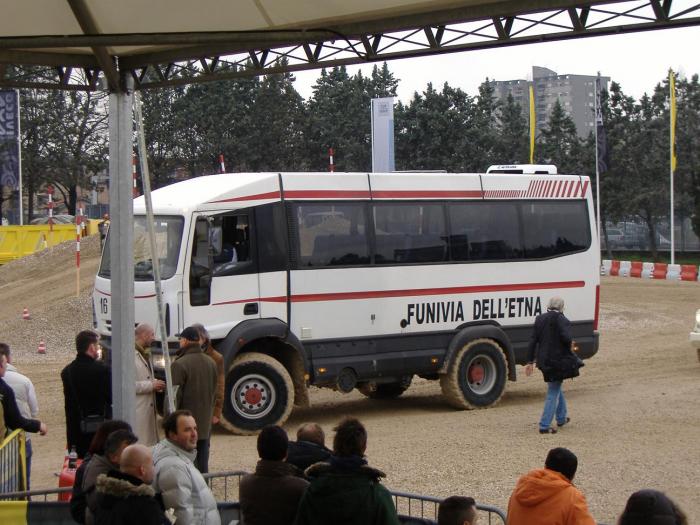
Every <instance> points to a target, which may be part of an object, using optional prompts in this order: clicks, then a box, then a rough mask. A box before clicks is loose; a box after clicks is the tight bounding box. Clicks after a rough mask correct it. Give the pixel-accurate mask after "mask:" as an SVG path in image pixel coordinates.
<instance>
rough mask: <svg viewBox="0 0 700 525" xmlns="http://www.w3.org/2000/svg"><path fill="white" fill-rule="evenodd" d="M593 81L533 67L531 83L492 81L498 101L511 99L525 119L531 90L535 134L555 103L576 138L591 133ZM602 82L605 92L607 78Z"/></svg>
mask: <svg viewBox="0 0 700 525" xmlns="http://www.w3.org/2000/svg"><path fill="white" fill-rule="evenodd" d="M595 79H596V77H595V76H591V75H571V74H568V75H559V74H557V73H556V71H552V70H551V69H547V68H546V67H539V66H533V68H532V80H495V81H493V86H494V89H495V94H496V96H497V97H498V98H499V99H502V100H505V99H507V98H508V95H509V94H510V95H512V96H513V100H514V101H515V102H516V103H517V104H520V107H521V108H522V110H523V114H524V115H525V117H526V118H529V117H528V115H529V111H530V86H532V87H533V89H534V95H535V118H536V121H537V131H539V130H540V129H541V128H542V127H544V126H545V125H546V124H547V121H548V120H549V115H550V114H551V111H552V108H553V107H554V103H555V102H556V101H557V100H558V101H559V103H560V104H561V106H562V108H563V109H564V111H566V112H567V113H568V114H569V116H571V118H572V119H573V121H574V124H576V131H577V132H578V135H579V137H582V138H583V137H587V136H588V134H589V133H590V132H591V131H594V127H593V126H594V125H595ZM601 81H602V83H603V86H604V87H605V88H606V89H607V86H608V82H610V77H601Z"/></svg>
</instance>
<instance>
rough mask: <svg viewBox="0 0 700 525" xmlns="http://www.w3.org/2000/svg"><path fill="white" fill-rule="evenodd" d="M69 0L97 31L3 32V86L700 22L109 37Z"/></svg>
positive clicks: (77, 82) (147, 82)
mask: <svg viewBox="0 0 700 525" xmlns="http://www.w3.org/2000/svg"><path fill="white" fill-rule="evenodd" d="M69 1H70V2H71V5H72V6H73V7H74V13H75V15H76V18H77V19H78V20H79V22H80V23H81V26H82V27H83V29H84V30H85V32H86V33H91V34H86V35H77V36H67V37H32V38H29V37H26V38H0V85H3V86H11V87H19V88H39V87H40V88H57V89H64V90H66V89H68V90H96V89H98V77H100V76H102V75H104V76H105V77H106V80H107V83H108V84H109V86H110V87H111V88H112V89H114V88H116V87H118V85H119V83H120V82H123V78H124V77H125V76H128V77H131V78H133V80H134V86H135V89H148V88H159V87H165V86H174V85H182V84H190V83H196V82H205V81H212V80H224V79H232V78H238V77H249V76H257V75H266V74H278V73H286V72H294V71H301V70H307V69H317V68H321V67H333V66H339V65H351V64H363V63H371V62H379V61H384V60H392V59H397V58H409V57H420V56H427V55H432V54H441V53H454V52H459V51H469V50H476V49H488V48H496V47H503V46H512V45H520V44H527V43H538V42H552V41H558V40H567V39H572V38H581V37H593V36H603V35H614V34H621V33H629V32H638V31H647V30H653V29H667V28H673V27H686V26H694V25H700V3H692V2H689V1H686V2H683V1H682V0H676V1H673V0H628V1H622V2H620V1H618V2H559V4H560V5H562V6H563V7H559V8H557V9H542V8H541V6H542V5H543V4H546V2H531V1H530V2H528V1H525V2H510V3H507V5H506V4H504V10H505V11H507V10H508V9H507V8H508V7H509V6H510V12H505V11H504V12H503V14H502V15H499V16H488V14H486V13H487V12H486V11H484V13H485V14H484V15H483V16H479V12H475V10H474V9H470V10H468V12H467V10H466V9H464V11H465V13H463V14H462V16H459V15H460V13H459V12H455V11H454V10H453V11H450V12H447V11H445V12H440V13H427V14H423V15H411V16H407V17H404V18H400V19H396V20H392V21H386V20H382V21H377V22H368V23H363V24H354V25H347V26H338V27H335V28H330V29H325V28H324V29H312V30H282V31H271V32H259V31H258V32H235V33H186V34H183V33H178V34H149V35H137V34H127V35H104V34H96V31H95V25H94V22H93V21H92V20H91V19H90V14H89V12H87V11H86V10H85V9H81V6H82V7H84V4H83V2H82V0H69ZM566 4H571V6H567V5H566ZM76 6H77V8H76ZM491 9H493V6H491ZM467 15H469V16H467ZM441 20H446V21H445V22H441ZM455 20H457V21H455ZM145 43H148V44H157V45H162V46H164V47H167V48H169V49H166V50H163V51H153V52H148V53H144V54H136V55H126V56H120V57H118V69H117V66H116V65H115V64H116V62H115V57H110V56H108V55H107V53H106V49H107V46H117V45H139V44H145ZM59 45H60V46H62V47H65V46H71V47H89V48H91V50H92V52H93V53H92V54H60V53H50V52H46V51H45V50H46V49H47V48H49V49H50V48H51V47H52V46H59ZM32 48H35V49H39V48H41V49H42V51H41V52H33V51H31V49H32ZM161 49H162V48H161ZM15 63H22V64H24V65H25V66H26V65H27V64H34V65H35V66H34V67H32V68H31V73H30V74H27V72H26V71H27V70H26V69H24V70H22V69H18V68H16V67H14V66H13V64H15ZM37 78H39V79H37ZM120 78H121V80H120Z"/></svg>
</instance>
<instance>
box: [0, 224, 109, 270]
mask: <svg viewBox="0 0 700 525" xmlns="http://www.w3.org/2000/svg"><path fill="white" fill-rule="evenodd" d="M99 222H100V221H96V220H89V221H88V222H87V225H86V227H87V228H86V229H87V234H88V235H93V234H95V233H97V225H98V224H99ZM70 240H75V224H54V225H53V231H50V229H49V225H48V224H31V225H28V226H0V264H4V263H6V262H9V261H13V260H15V259H19V258H21V257H24V256H25V255H31V254H32V253H35V252H39V251H41V250H44V249H46V248H48V247H50V246H55V245H57V244H60V243H62V242H65V241H70Z"/></svg>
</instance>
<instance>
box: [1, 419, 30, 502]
mask: <svg viewBox="0 0 700 525" xmlns="http://www.w3.org/2000/svg"><path fill="white" fill-rule="evenodd" d="M26 453H27V451H26V442H25V436H24V431H23V430H15V431H14V432H12V433H11V434H10V435H9V436H7V437H6V438H5V440H4V441H3V442H2V444H0V493H4V492H18V491H23V490H26V488H27V455H26Z"/></svg>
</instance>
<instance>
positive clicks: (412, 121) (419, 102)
mask: <svg viewBox="0 0 700 525" xmlns="http://www.w3.org/2000/svg"><path fill="white" fill-rule="evenodd" d="M472 104H473V99H471V98H470V97H469V96H467V94H466V93H465V92H464V91H462V90H461V89H459V88H457V89H454V88H451V87H450V86H449V84H447V83H445V84H444V85H443V88H442V91H441V92H438V91H437V90H435V88H433V85H432V83H428V86H427V88H426V90H425V91H424V92H423V94H422V95H420V94H418V93H417V92H416V93H415V94H414V95H413V99H412V100H411V102H410V103H409V104H408V106H404V105H403V104H399V106H398V108H397V112H396V128H397V131H398V133H397V144H396V147H397V168H398V169H402V170H447V171H453V172H454V171H461V170H463V169H464V166H465V164H466V163H467V159H468V152H467V145H468V138H467V132H468V120H469V114H470V112H471V108H472Z"/></svg>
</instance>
